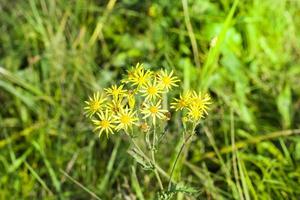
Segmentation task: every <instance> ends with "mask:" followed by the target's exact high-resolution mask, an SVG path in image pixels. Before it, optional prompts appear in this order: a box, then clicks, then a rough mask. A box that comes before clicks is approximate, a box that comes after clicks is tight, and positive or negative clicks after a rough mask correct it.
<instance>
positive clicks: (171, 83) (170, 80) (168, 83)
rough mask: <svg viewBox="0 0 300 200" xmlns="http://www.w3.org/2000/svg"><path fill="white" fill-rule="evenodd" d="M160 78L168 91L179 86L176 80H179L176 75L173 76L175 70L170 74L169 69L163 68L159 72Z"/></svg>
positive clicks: (160, 81)
mask: <svg viewBox="0 0 300 200" xmlns="http://www.w3.org/2000/svg"><path fill="white" fill-rule="evenodd" d="M158 80H159V83H160V84H161V85H162V86H163V88H164V89H166V90H167V91H169V90H170V89H171V88H172V87H177V86H178V85H177V84H176V82H178V81H179V80H178V78H177V77H176V76H173V70H172V71H171V72H170V74H168V72H167V71H163V70H161V71H160V72H159V73H158Z"/></svg>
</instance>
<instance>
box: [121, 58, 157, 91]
mask: <svg viewBox="0 0 300 200" xmlns="http://www.w3.org/2000/svg"><path fill="white" fill-rule="evenodd" d="M151 77H152V72H151V71H148V70H145V69H144V68H143V65H142V64H141V65H140V64H139V63H138V64H137V65H136V67H135V68H134V69H132V70H131V71H129V72H128V80H127V82H130V83H132V85H133V86H137V88H140V87H141V86H144V85H146V84H147V83H148V81H149V80H150V78H151Z"/></svg>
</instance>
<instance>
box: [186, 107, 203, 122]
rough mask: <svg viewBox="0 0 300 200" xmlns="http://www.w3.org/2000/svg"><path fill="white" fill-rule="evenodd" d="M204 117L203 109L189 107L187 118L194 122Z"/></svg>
mask: <svg viewBox="0 0 300 200" xmlns="http://www.w3.org/2000/svg"><path fill="white" fill-rule="evenodd" d="M202 117H203V110H202V109H199V108H197V107H195V108H193V107H191V108H188V113H187V118H188V119H190V120H191V121H193V122H197V121H199V120H200V119H201V118H202Z"/></svg>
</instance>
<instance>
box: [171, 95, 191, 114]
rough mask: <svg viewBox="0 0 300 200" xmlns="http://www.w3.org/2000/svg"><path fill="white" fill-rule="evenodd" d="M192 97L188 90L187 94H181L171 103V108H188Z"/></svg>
mask: <svg viewBox="0 0 300 200" xmlns="http://www.w3.org/2000/svg"><path fill="white" fill-rule="evenodd" d="M190 99H191V92H187V93H185V94H180V96H179V98H178V99H176V98H174V102H173V103H171V108H173V109H175V110H176V111H178V110H182V109H184V108H187V107H188V105H189V103H190Z"/></svg>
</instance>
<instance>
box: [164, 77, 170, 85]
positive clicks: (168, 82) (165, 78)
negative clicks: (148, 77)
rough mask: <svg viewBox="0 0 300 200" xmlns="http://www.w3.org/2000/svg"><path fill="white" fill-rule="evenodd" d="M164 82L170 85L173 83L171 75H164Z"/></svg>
mask: <svg viewBox="0 0 300 200" xmlns="http://www.w3.org/2000/svg"><path fill="white" fill-rule="evenodd" d="M162 82H163V83H164V84H165V85H170V84H171V79H170V77H168V76H166V77H163V78H162Z"/></svg>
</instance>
